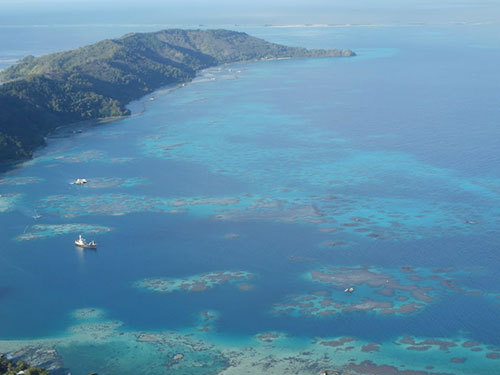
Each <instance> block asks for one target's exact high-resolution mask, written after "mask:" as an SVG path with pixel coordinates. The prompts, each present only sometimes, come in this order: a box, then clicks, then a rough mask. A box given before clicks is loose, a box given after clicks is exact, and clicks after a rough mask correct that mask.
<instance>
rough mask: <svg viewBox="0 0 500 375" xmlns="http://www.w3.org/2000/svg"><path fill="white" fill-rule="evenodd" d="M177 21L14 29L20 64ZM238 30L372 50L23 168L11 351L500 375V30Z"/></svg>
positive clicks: (163, 103)
mask: <svg viewBox="0 0 500 375" xmlns="http://www.w3.org/2000/svg"><path fill="white" fill-rule="evenodd" d="M225 27H229V26H225ZM160 28H161V25H151V26H147V25H122V26H106V25H101V26H92V27H90V28H89V27H88V26H78V25H77V26H56V25H53V26H11V27H8V26H4V27H1V36H0V38H1V39H0V68H5V67H7V66H9V65H10V64H12V63H13V62H14V61H16V60H17V59H19V58H21V57H22V56H24V55H28V54H34V55H40V54H43V53H48V52H54V51H59V50H64V49H70V48H76V47H79V46H82V45H85V44H88V43H92V42H95V41H98V40H100V39H103V38H110V37H117V36H119V35H122V34H125V33H127V32H131V31H154V30H157V29H160ZM230 28H232V29H235V30H238V31H245V32H248V33H250V34H251V35H254V36H257V37H261V38H264V39H266V40H269V41H272V42H277V43H283V44H287V45H294V46H303V47H308V48H351V49H353V50H354V51H355V52H356V53H357V55H358V56H356V57H353V58H323V59H297V60H277V61H262V62H252V63H245V64H233V65H226V66H221V67H217V68H213V69H208V70H205V71H203V72H201V73H200V74H199V76H198V77H197V78H196V79H195V80H194V81H193V82H191V83H189V84H187V85H184V86H176V87H167V88H165V89H162V90H159V91H158V92H155V93H153V94H151V95H149V96H147V97H145V98H143V99H141V100H139V101H137V102H134V103H131V104H130V108H131V109H132V110H133V113H134V114H133V116H131V117H130V118H127V119H124V120H121V121H117V122H112V123H107V124H100V125H99V124H75V125H73V126H71V127H70V128H68V129H64V130H62V131H61V132H60V133H58V134H54V135H53V136H51V137H50V138H49V139H48V146H47V147H45V148H43V149H41V150H39V151H38V152H37V154H36V155H35V157H34V158H33V160H30V161H27V162H25V163H23V164H21V165H18V166H16V167H15V168H11V169H7V170H6V171H4V173H3V174H2V175H1V176H0V243H1V245H0V352H9V353H11V354H13V355H14V356H15V355H16V353H17V355H19V353H21V352H22V353H25V354H26V353H28V354H29V355H31V356H32V357H33V358H38V359H40V358H45V359H47V363H49V362H50V363H51V364H53V365H54V368H55V367H59V368H62V369H63V370H59V371H60V373H66V372H71V373H72V374H76V375H80V374H82V375H83V374H87V373H89V372H98V373H99V374H101V375H103V374H116V373H121V374H135V373H143V374H147V373H151V374H152V373H155V374H158V373H168V374H191V373H193V374H194V373H196V374H200V373H201V374H218V373H223V374H248V373H269V374H273V373H276V374H284V373H297V374H310V373H318V372H319V371H320V370H322V369H327V368H328V369H338V370H342V371H344V372H343V373H344V374H348V373H349V374H384V375H386V374H387V375H397V374H422V375H426V374H457V375H460V374H462V375H465V374H467V375H469V374H470V375H482V374H485V375H486V374H488V375H495V374H500V335H499V332H500V274H499V273H498V270H499V269H500V253H499V246H498V242H499V234H500V233H499V225H500V167H499V166H500V148H499V147H498V144H499V143H498V142H499V139H500V127H499V126H498V119H499V118H500V106H499V98H500V75H499V74H498V66H499V62H500V40H499V39H498V37H497V36H498V33H499V31H500V30H499V26H498V25H472V24H465V25H460V24H455V25H441V26H439V25H434V26H431V25H419V26H415V25H413V26H394V27H392V26H371V27H368V26H366V27H360V26H358V27H356V26H350V27H282V28H278V27H237V26H231V27H230ZM76 178H86V179H87V180H88V181H89V182H88V184H87V185H85V186H77V185H72V184H71V182H72V181H73V180H74V179H76ZM79 234H82V235H83V236H84V237H85V238H87V239H88V240H96V241H97V242H98V245H99V246H98V249H97V250H81V249H77V248H75V246H74V245H73V241H74V240H75V239H76V238H77V236H78V235H79ZM349 288H353V291H352V292H349V291H347V292H345V289H349ZM26 348H28V349H26ZM23 350H24V352H23ZM51 350H54V351H51ZM20 351H21V352H20ZM55 364H57V366H56V365H55ZM412 371H414V372H412Z"/></svg>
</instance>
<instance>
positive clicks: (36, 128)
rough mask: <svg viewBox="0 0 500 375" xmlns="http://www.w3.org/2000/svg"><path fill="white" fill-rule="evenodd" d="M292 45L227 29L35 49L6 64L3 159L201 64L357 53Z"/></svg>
mask: <svg viewBox="0 0 500 375" xmlns="http://www.w3.org/2000/svg"><path fill="white" fill-rule="evenodd" d="M354 55H355V54H354V52H352V51H351V50H339V49H333V50H307V49H305V48H297V47H287V46H283V45H279V44H274V43H270V42H267V41H265V40H262V39H258V38H254V37H252V36H249V35H248V34H246V33H241V32H235V31H228V30H181V29H172V30H164V31H159V32H154V33H134V34H127V35H124V36H123V37H121V38H118V39H109V40H103V41H101V42H98V43H96V44H92V45H89V46H85V47H82V48H79V49H76V50H71V51H65V52H59V53H53V54H49V55H45V56H41V57H33V56H28V57H25V58H24V59H22V60H20V61H19V62H18V63H17V64H16V65H13V66H11V67H10V68H8V69H6V70H4V71H2V72H0V81H2V82H3V84H2V85H1V86H0V162H5V161H13V160H20V159H25V158H29V157H31V155H32V153H33V151H34V150H35V149H36V148H37V147H40V146H42V145H44V144H45V140H44V138H45V137H46V136H47V135H48V134H49V133H50V132H51V131H53V130H54V129H56V128H57V127H60V126H62V125H67V124H70V123H75V122H79V121H85V120H96V119H103V118H110V117H120V116H127V115H129V114H130V112H129V110H128V109H126V108H125V106H126V104H128V103H129V102H130V101H132V100H135V99H139V98H140V97H142V96H144V95H146V94H148V93H150V92H152V91H154V90H156V89H158V88H160V87H162V86H166V85H169V84H178V83H182V82H187V81H189V80H191V79H193V78H194V76H195V75H196V72H197V71H199V70H201V69H204V68H208V67H212V66H216V65H220V64H224V63H232V62H241V61H250V60H257V59H276V58H303V57H341V56H354Z"/></svg>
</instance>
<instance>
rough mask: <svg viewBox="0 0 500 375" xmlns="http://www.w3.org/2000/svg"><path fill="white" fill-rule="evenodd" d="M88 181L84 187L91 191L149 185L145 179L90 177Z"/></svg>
mask: <svg viewBox="0 0 500 375" xmlns="http://www.w3.org/2000/svg"><path fill="white" fill-rule="evenodd" d="M87 180H88V183H86V184H85V185H84V186H83V187H84V188H89V189H108V188H131V187H136V186H141V185H146V184H148V180H147V179H146V178H144V177H131V178H118V177H89V178H87ZM78 188H80V187H78Z"/></svg>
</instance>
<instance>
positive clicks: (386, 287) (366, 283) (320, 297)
mask: <svg viewBox="0 0 500 375" xmlns="http://www.w3.org/2000/svg"><path fill="white" fill-rule="evenodd" d="M460 275H461V271H458V270H453V269H448V270H432V269H421V268H414V267H408V266H405V267H400V268H398V269H383V268H375V267H341V266H340V267H324V268H320V269H317V270H313V271H311V272H310V273H308V274H307V275H306V278H307V279H308V280H310V281H311V282H313V283H315V284H319V285H324V286H328V289H327V290H316V291H312V292H310V293H308V294H293V295H290V296H288V297H287V299H286V300H285V301H284V302H281V303H277V304H275V305H274V307H273V309H272V311H273V313H275V314H288V315H292V316H296V317H299V316H318V317H322V316H323V317H324V316H329V315H332V314H338V313H348V312H372V313H378V314H396V315H406V314H410V313H414V312H418V311H421V310H422V309H424V308H425V307H426V306H428V305H429V304H430V303H433V302H435V301H436V300H438V299H439V298H441V297H442V296H443V295H445V294H446V293H464V294H471V295H482V294H483V293H482V292H480V291H477V290H471V289H466V288H462V287H460V288H459V287H457V286H456V283H457V282H458V281H457V279H459V278H460ZM351 288H352V290H351ZM420 348H421V347H419V348H418V349H415V350H420Z"/></svg>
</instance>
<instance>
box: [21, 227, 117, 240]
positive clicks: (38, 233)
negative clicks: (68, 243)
mask: <svg viewBox="0 0 500 375" xmlns="http://www.w3.org/2000/svg"><path fill="white" fill-rule="evenodd" d="M112 230H113V228H109V227H105V226H101V225H94V224H36V225H33V226H31V227H30V229H29V231H28V232H26V233H23V234H20V235H19V236H17V237H16V240H17V241H33V240H40V239H46V238H50V237H55V236H61V235H64V234H69V233H82V234H83V233H93V234H94V233H106V232H110V231H112Z"/></svg>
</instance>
